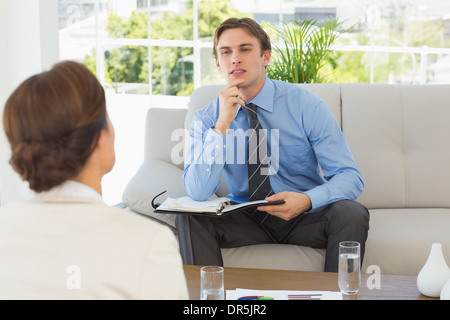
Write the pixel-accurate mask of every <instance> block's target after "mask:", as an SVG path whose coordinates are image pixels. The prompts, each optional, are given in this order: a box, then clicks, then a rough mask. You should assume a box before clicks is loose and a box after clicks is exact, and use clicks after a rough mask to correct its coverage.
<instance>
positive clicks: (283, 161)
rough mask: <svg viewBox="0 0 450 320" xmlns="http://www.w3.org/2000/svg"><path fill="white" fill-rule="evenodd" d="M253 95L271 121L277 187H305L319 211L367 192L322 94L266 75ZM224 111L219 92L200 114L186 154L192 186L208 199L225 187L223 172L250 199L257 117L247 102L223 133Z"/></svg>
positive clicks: (262, 116) (240, 197)
mask: <svg viewBox="0 0 450 320" xmlns="http://www.w3.org/2000/svg"><path fill="white" fill-rule="evenodd" d="M248 102H252V103H254V104H256V105H257V106H258V107H259V109H258V120H259V122H260V123H261V125H262V127H263V128H264V129H265V130H266V129H267V131H266V132H265V133H266V138H267V142H268V143H267V151H268V155H269V158H270V162H269V167H270V184H271V186H272V189H273V191H274V192H275V193H280V192H282V191H295V192H300V193H305V194H307V195H308V196H309V197H310V199H311V203H312V211H314V209H318V208H321V207H323V206H325V205H328V204H330V203H333V202H336V201H338V200H344V199H351V200H354V199H356V198H357V197H358V196H359V195H360V194H361V192H362V189H363V186H364V184H363V181H362V178H361V174H360V172H359V170H358V167H357V165H356V163H355V160H354V158H353V155H352V153H351V151H350V149H349V147H348V145H347V143H346V141H345V139H344V136H343V134H342V132H341V130H340V128H339V126H338V124H337V122H336V120H335V119H334V117H333V115H332V113H331V112H330V110H329V109H328V107H327V106H326V105H325V103H324V102H323V101H322V100H320V99H319V98H318V97H316V96H315V95H313V94H312V93H310V92H309V91H307V90H306V89H303V88H301V87H300V86H298V85H294V84H291V83H287V82H282V81H276V80H271V79H268V78H266V81H265V83H264V87H263V88H262V90H261V91H260V92H259V93H258V95H257V96H256V97H255V98H254V99H253V100H251V101H248ZM218 116H219V99H218V98H217V99H215V100H214V101H213V102H212V103H211V104H209V105H208V106H206V107H205V108H203V109H202V110H199V111H197V112H196V114H195V117H194V120H193V122H192V125H191V129H190V133H189V135H190V139H191V141H190V147H189V148H188V150H187V152H186V157H185V169H184V172H183V180H184V185H185V189H186V191H187V193H188V195H189V196H190V197H191V198H193V199H194V200H199V201H201V200H206V199H208V198H209V197H211V196H212V195H213V194H214V192H215V191H216V190H217V188H218V187H219V185H220V180H221V176H222V174H223V176H224V179H225V182H226V183H227V185H228V187H229V188H230V195H229V198H231V199H232V200H235V201H237V202H243V201H248V197H249V196H248V177H247V165H246V163H245V162H246V152H247V151H246V147H247V146H246V142H245V140H246V137H247V136H248V130H249V128H250V122H249V119H248V117H247V115H246V114H245V112H244V111H243V110H242V109H241V106H239V107H238V110H237V113H236V116H235V119H234V121H233V122H232V123H231V127H230V130H229V133H228V134H226V135H220V134H218V133H216V132H215V131H214V129H213V128H214V125H215V124H216V122H217V118H218ZM320 169H322V172H323V176H322V174H321V170H320Z"/></svg>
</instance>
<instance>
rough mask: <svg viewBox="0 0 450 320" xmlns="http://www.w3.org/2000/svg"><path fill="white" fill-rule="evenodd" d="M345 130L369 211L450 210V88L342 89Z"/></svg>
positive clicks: (354, 86) (348, 86) (361, 86)
mask: <svg viewBox="0 0 450 320" xmlns="http://www.w3.org/2000/svg"><path fill="white" fill-rule="evenodd" d="M341 88H342V89H341V100H342V129H343V132H344V135H345V137H346V139H347V142H348V144H349V146H350V148H351V150H352V152H353V155H354V157H355V159H356V162H357V163H358V166H359V168H360V170H361V173H362V176H363V180H364V183H365V188H364V192H363V194H362V195H361V197H360V198H359V201H360V202H361V203H363V204H365V205H366V206H367V207H368V208H404V207H411V208H421V207H422V208H430V207H434V208H436V207H441V208H450V184H449V183H448V182H449V181H450V168H449V164H450V142H449V139H450V123H449V120H450V86H449V85H381V84H380V85H378V84H376V85H369V84H345V85H342V87H341Z"/></svg>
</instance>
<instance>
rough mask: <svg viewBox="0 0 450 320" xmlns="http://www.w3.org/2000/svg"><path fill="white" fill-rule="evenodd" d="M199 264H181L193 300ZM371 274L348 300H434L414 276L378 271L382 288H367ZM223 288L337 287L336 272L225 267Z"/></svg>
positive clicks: (195, 298) (287, 288) (362, 278)
mask: <svg viewBox="0 0 450 320" xmlns="http://www.w3.org/2000/svg"><path fill="white" fill-rule="evenodd" d="M200 268H201V267H200V266H184V272H185V275H186V280H187V284H188V289H189V294H190V297H191V299H192V300H198V299H200ZM369 276H371V275H370V274H363V275H362V276H361V288H360V290H359V292H358V294H357V295H354V296H346V295H343V299H347V300H353V299H354V300H433V298H429V297H426V296H424V295H422V294H421V293H420V292H419V291H418V289H417V283H416V281H417V277H413V276H390V275H381V282H380V284H381V288H380V289H368V288H367V285H366V284H367V279H368V278H369ZM224 285H225V290H234V289H236V288H243V289H259V290H305V291H339V287H338V275H337V273H330V272H306V271H284V270H267V269H244V268H225V271H224Z"/></svg>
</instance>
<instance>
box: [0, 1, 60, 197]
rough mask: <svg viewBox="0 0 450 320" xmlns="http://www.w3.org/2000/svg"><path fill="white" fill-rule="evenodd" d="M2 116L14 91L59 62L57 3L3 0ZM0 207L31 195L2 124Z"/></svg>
mask: <svg viewBox="0 0 450 320" xmlns="http://www.w3.org/2000/svg"><path fill="white" fill-rule="evenodd" d="M0 43H1V44H2V46H1V50H0V70H1V72H0V115H1V118H3V108H4V105H5V102H6V100H7V99H8V97H9V95H10V94H11V93H12V91H13V90H14V89H15V88H16V87H17V86H18V85H19V84H20V83H21V82H22V81H24V80H25V79H26V78H28V77H30V76H31V75H33V74H35V73H38V72H41V71H43V70H46V69H48V68H50V67H51V66H52V65H53V64H54V63H55V62H57V61H58V60H59V41H58V0H1V1H0ZM0 131H1V132H0V205H5V204H7V203H8V202H12V201H16V200H23V199H26V198H28V197H29V196H30V191H29V188H28V185H27V184H26V183H24V182H22V181H21V180H20V178H19V176H18V175H17V174H16V173H15V172H14V171H13V170H12V169H11V166H10V165H9V163H8V161H9V157H10V154H11V152H10V150H9V145H8V143H7V140H6V137H5V134H4V131H3V120H1V121H0Z"/></svg>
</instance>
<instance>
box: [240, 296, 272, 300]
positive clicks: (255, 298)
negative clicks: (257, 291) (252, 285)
mask: <svg viewBox="0 0 450 320" xmlns="http://www.w3.org/2000/svg"><path fill="white" fill-rule="evenodd" d="M238 300H274V298H272V297H265V296H245V297H240V298H238Z"/></svg>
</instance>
